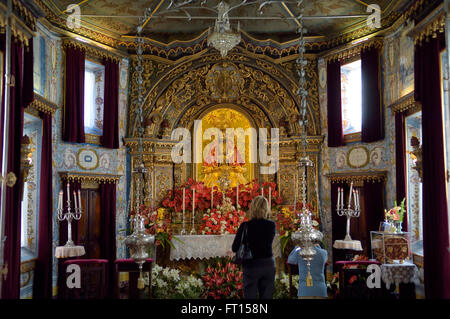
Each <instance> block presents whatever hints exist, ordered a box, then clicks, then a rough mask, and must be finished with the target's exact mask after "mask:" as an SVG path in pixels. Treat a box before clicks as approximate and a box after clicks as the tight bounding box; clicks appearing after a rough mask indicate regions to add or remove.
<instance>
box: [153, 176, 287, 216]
mask: <svg viewBox="0 0 450 319" xmlns="http://www.w3.org/2000/svg"><path fill="white" fill-rule="evenodd" d="M261 187H263V188H264V197H266V198H269V187H270V189H271V206H272V207H276V206H277V205H280V204H281V203H283V198H282V197H281V196H280V194H279V192H278V191H277V190H276V188H277V184H276V183H273V182H264V183H262V184H259V183H258V182H257V181H256V180H253V181H252V182H250V183H247V184H245V185H239V206H240V208H241V209H244V210H248V209H249V206H250V203H251V201H252V200H253V198H255V197H256V196H258V195H261ZM183 188H185V209H186V210H192V190H193V189H195V209H196V210H198V211H201V212H204V211H206V210H207V209H208V208H211V188H210V187H207V186H205V184H204V183H203V182H196V181H195V180H193V179H192V178H190V179H188V181H187V182H186V183H185V184H183V185H181V186H180V187H178V188H175V189H173V190H171V191H169V192H168V193H167V195H166V197H164V199H163V200H162V207H165V208H167V209H171V210H173V211H175V212H177V213H178V212H182V211H183ZM236 191H237V187H233V188H231V189H228V190H227V192H226V193H225V197H228V198H229V199H230V200H231V203H232V205H234V206H236ZM222 202H223V193H222V192H221V191H219V190H218V188H217V187H214V190H213V208H217V207H218V206H219V205H222V204H223V203H222Z"/></svg>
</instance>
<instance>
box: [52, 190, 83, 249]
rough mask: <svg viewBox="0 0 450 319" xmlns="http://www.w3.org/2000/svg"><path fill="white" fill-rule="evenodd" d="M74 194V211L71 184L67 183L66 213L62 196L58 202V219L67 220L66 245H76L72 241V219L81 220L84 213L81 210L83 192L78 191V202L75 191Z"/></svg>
mask: <svg viewBox="0 0 450 319" xmlns="http://www.w3.org/2000/svg"><path fill="white" fill-rule="evenodd" d="M73 194H74V209H73V212H72V207H71V201H70V186H69V183H67V201H66V204H67V206H66V207H67V212H66V213H64V208H63V203H62V202H61V201H62V199H61V197H62V196H60V199H59V200H60V201H59V204H58V215H57V217H58V221H60V222H62V221H63V220H67V242H66V244H65V247H75V244H74V242H73V241H72V220H77V221H78V220H80V219H81V215H82V213H83V212H82V210H81V194H80V191H78V203H77V197H76V195H75V194H76V193H75V192H73Z"/></svg>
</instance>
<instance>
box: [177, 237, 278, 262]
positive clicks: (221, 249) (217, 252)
mask: <svg viewBox="0 0 450 319" xmlns="http://www.w3.org/2000/svg"><path fill="white" fill-rule="evenodd" d="M234 236H235V235H234V234H233V235H178V236H176V237H177V238H178V239H179V240H181V241H182V243H180V242H179V241H178V240H172V243H173V245H174V247H172V248H171V249H170V260H180V259H192V258H193V259H196V258H197V259H208V258H213V257H226V256H232V252H231V246H232V245H233V240H234ZM272 251H273V254H274V256H275V257H281V248H280V239H279V237H278V236H275V239H274V240H273V244H272Z"/></svg>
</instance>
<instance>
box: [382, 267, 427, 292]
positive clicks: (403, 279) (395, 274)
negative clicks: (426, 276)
mask: <svg viewBox="0 0 450 319" xmlns="http://www.w3.org/2000/svg"><path fill="white" fill-rule="evenodd" d="M418 274H419V271H418V269H417V266H416V265H414V264H412V263H408V262H405V263H403V264H382V265H381V279H382V280H383V282H384V283H385V284H386V288H387V289H389V288H390V287H391V284H395V286H396V290H398V286H399V284H401V283H403V284H409V283H417V281H418V279H419V277H418Z"/></svg>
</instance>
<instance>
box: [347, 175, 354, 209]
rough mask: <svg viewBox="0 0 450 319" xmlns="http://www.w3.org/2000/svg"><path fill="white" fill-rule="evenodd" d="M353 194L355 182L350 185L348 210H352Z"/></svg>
mask: <svg viewBox="0 0 450 319" xmlns="http://www.w3.org/2000/svg"><path fill="white" fill-rule="evenodd" d="M352 192H353V181H352V182H351V183H350V194H349V195H348V208H350V204H351V203H352Z"/></svg>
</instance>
